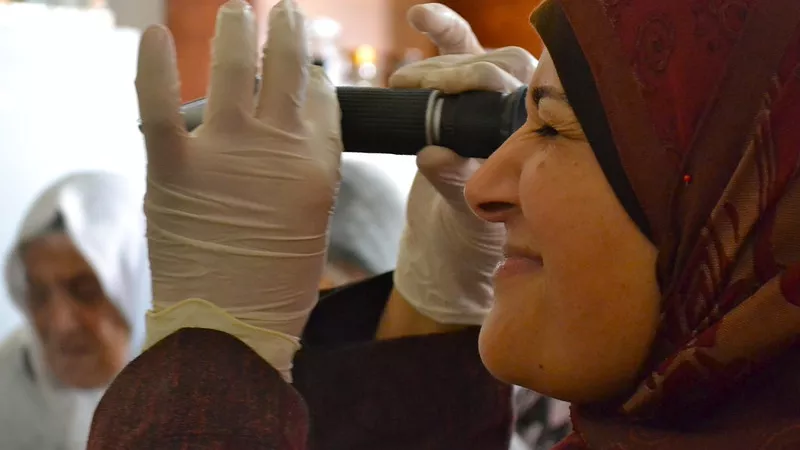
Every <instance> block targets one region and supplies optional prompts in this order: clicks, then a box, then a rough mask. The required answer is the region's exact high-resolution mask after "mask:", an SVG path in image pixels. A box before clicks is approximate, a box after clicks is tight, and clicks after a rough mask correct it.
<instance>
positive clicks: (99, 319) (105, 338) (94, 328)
mask: <svg viewBox="0 0 800 450" xmlns="http://www.w3.org/2000/svg"><path fill="white" fill-rule="evenodd" d="M83 323H84V326H85V329H86V330H87V331H89V332H90V333H91V335H92V338H93V340H94V341H95V343H96V345H97V346H98V349H99V350H101V351H102V353H104V354H106V355H108V357H112V358H114V359H116V356H114V355H116V354H118V353H126V352H127V346H128V343H129V340H130V330H129V328H128V325H127V323H126V322H125V320H124V319H123V318H122V316H121V315H120V314H119V312H118V311H117V310H116V308H114V306H113V305H112V304H111V302H109V301H106V302H105V304H103V305H102V306H99V307H97V308H92V309H88V310H86V311H84V316H83Z"/></svg>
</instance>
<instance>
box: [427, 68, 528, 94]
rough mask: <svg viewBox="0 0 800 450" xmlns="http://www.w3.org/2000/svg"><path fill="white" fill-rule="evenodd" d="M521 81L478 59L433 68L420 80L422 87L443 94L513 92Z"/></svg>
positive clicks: (520, 84)
mask: <svg viewBox="0 0 800 450" xmlns="http://www.w3.org/2000/svg"><path fill="white" fill-rule="evenodd" d="M522 84H523V83H522V82H521V81H519V80H518V79H516V78H514V77H513V76H512V75H511V74H510V73H508V72H506V71H504V70H503V69H501V68H500V67H498V66H496V65H494V64H492V63H490V62H487V61H479V62H476V63H473V64H468V65H463V66H457V67H449V68H445V69H440V70H434V71H431V72H428V73H427V74H425V76H424V77H423V78H422V80H421V81H420V87H422V88H424V89H436V90H439V91H442V92H444V93H445V94H458V93H461V92H467V91H492V92H506V93H508V92H513V91H515V90H517V88H519V87H520V86H522Z"/></svg>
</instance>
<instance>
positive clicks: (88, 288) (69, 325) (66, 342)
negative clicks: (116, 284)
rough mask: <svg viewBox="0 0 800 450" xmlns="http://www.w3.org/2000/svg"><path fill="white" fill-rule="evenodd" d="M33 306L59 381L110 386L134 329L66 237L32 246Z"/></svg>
mask: <svg viewBox="0 0 800 450" xmlns="http://www.w3.org/2000/svg"><path fill="white" fill-rule="evenodd" d="M22 260H23V263H24V265H25V272H26V274H27V277H28V280H27V283H28V287H27V293H28V297H27V299H26V302H27V308H28V311H29V312H30V316H31V319H32V321H33V325H34V327H35V328H36V332H37V334H38V335H39V339H40V341H41V342H42V347H43V349H44V356H45V360H46V362H47V365H48V367H49V368H50V370H51V372H52V373H53V375H54V376H55V378H56V379H57V380H58V381H59V382H61V383H62V384H64V385H65V386H69V387H72V388H80V389H93V388H99V387H103V386H105V385H107V384H108V383H109V382H110V381H111V380H112V379H113V377H114V376H116V374H117V373H118V372H119V371H120V370H122V368H123V367H124V366H125V363H126V361H127V357H128V349H129V344H130V330H129V328H128V326H127V323H126V322H125V320H124V319H123V318H122V316H121V315H120V314H119V311H118V310H117V309H116V308H115V307H114V305H113V304H112V303H111V301H110V300H109V299H108V297H106V295H105V293H104V292H103V289H102V286H101V285H100V281H99V280H98V279H97V276H96V275H95V273H94V271H93V270H92V268H91V266H89V264H88V263H87V262H86V259H84V258H83V256H82V255H81V253H80V252H79V251H78V249H77V248H75V245H73V243H72V241H71V240H70V239H69V237H68V236H66V235H64V234H53V235H49V236H44V237H41V238H39V239H36V240H35V241H33V242H31V243H29V244H26V245H25V246H24V248H23V251H22Z"/></svg>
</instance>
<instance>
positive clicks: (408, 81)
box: [389, 55, 472, 89]
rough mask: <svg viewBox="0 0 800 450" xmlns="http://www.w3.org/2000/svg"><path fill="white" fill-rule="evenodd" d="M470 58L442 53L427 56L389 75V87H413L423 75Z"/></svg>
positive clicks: (417, 85)
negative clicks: (440, 54) (431, 56)
mask: <svg viewBox="0 0 800 450" xmlns="http://www.w3.org/2000/svg"><path fill="white" fill-rule="evenodd" d="M467 60H470V61H471V60H472V58H471V57H469V56H467V55H443V56H435V57H433V58H428V59H425V60H422V61H420V62H416V63H413V64H409V65H407V66H404V67H401V68H400V69H398V70H397V71H396V72H395V73H393V74H392V75H391V76H390V77H389V87H392V88H399V89H415V88H419V87H420V82H421V81H422V78H424V77H425V75H426V74H427V73H428V72H430V71H432V70H437V69H442V68H445V67H455V66H457V65H459V64H461V63H463V62H464V61H467Z"/></svg>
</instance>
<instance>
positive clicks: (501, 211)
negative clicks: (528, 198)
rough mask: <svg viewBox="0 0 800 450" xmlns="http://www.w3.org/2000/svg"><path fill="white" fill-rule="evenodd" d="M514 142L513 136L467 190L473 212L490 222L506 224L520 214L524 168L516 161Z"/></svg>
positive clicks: (488, 162) (490, 159)
mask: <svg viewBox="0 0 800 450" xmlns="http://www.w3.org/2000/svg"><path fill="white" fill-rule="evenodd" d="M514 141H515V139H514V136H512V137H511V138H509V140H508V141H506V143H505V144H503V145H502V146H500V148H499V149H497V151H495V152H494V153H493V154H492V156H490V157H489V159H487V160H486V162H485V163H484V164H483V165H482V166H481V168H480V169H478V171H477V172H475V174H473V175H472V177H471V178H470V180H469V182H468V183H467V185H466V187H465V188H464V196H465V197H466V199H467V203H468V204H469V206H470V208H472V210H473V211H474V212H475V214H477V215H478V216H479V217H480V218H482V219H483V220H486V221H488V222H506V221H507V220H508V219H509V218H510V217H511V215H512V214H514V212H515V211H518V210H519V178H520V174H521V172H522V165H521V164H520V162H519V161H517V159H519V158H515V152H514V147H516V145H515V142H514Z"/></svg>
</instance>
